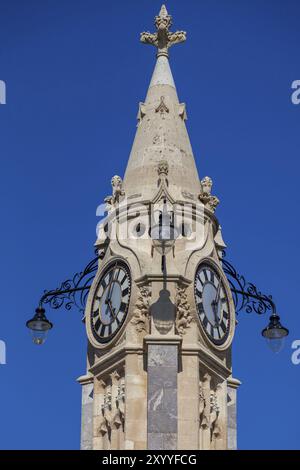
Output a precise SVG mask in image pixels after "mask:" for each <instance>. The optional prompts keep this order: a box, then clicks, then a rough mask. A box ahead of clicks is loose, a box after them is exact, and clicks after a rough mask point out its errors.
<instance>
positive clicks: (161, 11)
mask: <svg viewBox="0 0 300 470" xmlns="http://www.w3.org/2000/svg"><path fill="white" fill-rule="evenodd" d="M158 16H168V12H167V8H166V5H162V6H161V9H160V12H159V14H158Z"/></svg>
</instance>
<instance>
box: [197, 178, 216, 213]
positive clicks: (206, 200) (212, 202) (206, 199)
mask: <svg viewBox="0 0 300 470" xmlns="http://www.w3.org/2000/svg"><path fill="white" fill-rule="evenodd" d="M212 184H213V182H212V179H211V178H210V177H209V176H205V178H203V179H202V180H201V192H200V194H199V200H200V201H201V202H202V203H203V204H204V205H205V206H206V207H207V208H208V209H209V210H211V211H212V212H215V210H216V208H217V206H218V204H219V202H220V201H219V199H218V198H217V197H216V196H212V195H211V189H212Z"/></svg>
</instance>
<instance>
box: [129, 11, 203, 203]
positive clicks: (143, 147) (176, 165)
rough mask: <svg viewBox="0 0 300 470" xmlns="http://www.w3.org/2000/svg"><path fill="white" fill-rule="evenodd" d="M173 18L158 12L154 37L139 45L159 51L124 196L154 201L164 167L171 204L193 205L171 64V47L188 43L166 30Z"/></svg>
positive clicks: (194, 181)
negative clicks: (161, 165)
mask: <svg viewBox="0 0 300 470" xmlns="http://www.w3.org/2000/svg"><path fill="white" fill-rule="evenodd" d="M171 24H172V17H171V16H170V15H169V14H168V12H167V9H166V7H165V6H164V5H163V6H162V7H161V10H160V13H159V15H158V16H156V17H155V26H156V28H157V32H156V33H153V34H152V33H149V32H144V33H141V41H142V42H143V43H145V44H151V45H154V46H155V47H156V48H157V60H156V64H155V68H154V72H153V75H152V79H151V81H150V85H149V89H148V92H147V96H146V99H145V102H144V103H140V105H139V111H138V127H137V132H136V136H135V139H134V143H133V146H132V150H131V153H130V157H129V161H128V165H127V169H126V173H125V177H124V185H123V188H124V190H125V194H126V196H127V197H132V198H134V197H136V198H137V199H138V200H152V199H153V198H154V197H155V194H156V193H157V182H158V165H159V163H160V162H162V161H164V162H167V165H168V185H169V186H168V187H169V191H170V194H171V195H172V197H173V198H174V199H175V200H178V199H180V200H185V199H186V197H185V196H184V195H188V198H189V199H191V198H192V197H193V198H194V200H196V198H197V195H198V194H199V193H200V182H199V177H198V172H197V168H196V165H195V160H194V156H193V151H192V147H191V144H190V140H189V136H188V133H187V129H186V126H185V120H186V110H185V104H184V103H180V102H179V100H178V96H177V91H176V86H175V83H174V79H173V76H172V72H171V68H170V64H169V58H168V55H169V48H170V47H171V46H172V45H173V44H176V43H179V42H183V41H184V40H185V39H186V33H185V32H184V31H177V32H175V33H173V32H171V31H169V27H170V26H171Z"/></svg>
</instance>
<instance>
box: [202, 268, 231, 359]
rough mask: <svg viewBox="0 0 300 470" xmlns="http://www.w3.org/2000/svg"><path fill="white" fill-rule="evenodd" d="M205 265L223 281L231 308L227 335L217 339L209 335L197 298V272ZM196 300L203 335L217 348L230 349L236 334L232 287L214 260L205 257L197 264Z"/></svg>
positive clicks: (222, 284) (229, 308)
mask: <svg viewBox="0 0 300 470" xmlns="http://www.w3.org/2000/svg"><path fill="white" fill-rule="evenodd" d="M205 267H207V268H208V269H209V270H211V271H213V272H214V273H215V274H216V275H217V277H218V279H219V280H220V282H221V286H222V288H223V290H224V292H225V295H226V299H227V303H228V310H229V311H228V327H227V328H226V333H225V335H224V336H223V337H222V338H221V339H216V338H213V337H212V336H211V335H209V334H208V332H207V331H206V329H205V326H204V325H203V322H202V320H201V318H200V313H199V308H198V303H197V300H196V299H197V294H196V289H197V274H198V272H199V271H200V270H201V269H203V268H205ZM194 302H195V308H196V316H197V319H198V322H199V324H200V327H201V332H202V336H204V338H205V340H206V341H208V342H209V344H210V345H212V346H213V347H214V348H216V349H217V350H219V351H220V350H225V349H228V347H229V346H230V344H231V343H232V340H233V336H234V329H235V309H234V304H233V300H232V296H231V292H230V288H229V286H228V281H227V278H226V276H225V274H224V273H223V271H222V270H221V269H220V267H219V266H218V265H217V263H216V262H215V261H214V260H211V259H204V260H202V261H201V262H200V263H199V264H198V265H197V268H196V271H195V278H194Z"/></svg>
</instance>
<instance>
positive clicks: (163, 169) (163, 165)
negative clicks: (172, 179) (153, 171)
mask: <svg viewBox="0 0 300 470" xmlns="http://www.w3.org/2000/svg"><path fill="white" fill-rule="evenodd" d="M157 173H158V174H159V176H161V175H165V176H168V173H169V164H168V162H166V161H165V160H162V161H160V162H159V163H158V165H157Z"/></svg>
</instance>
